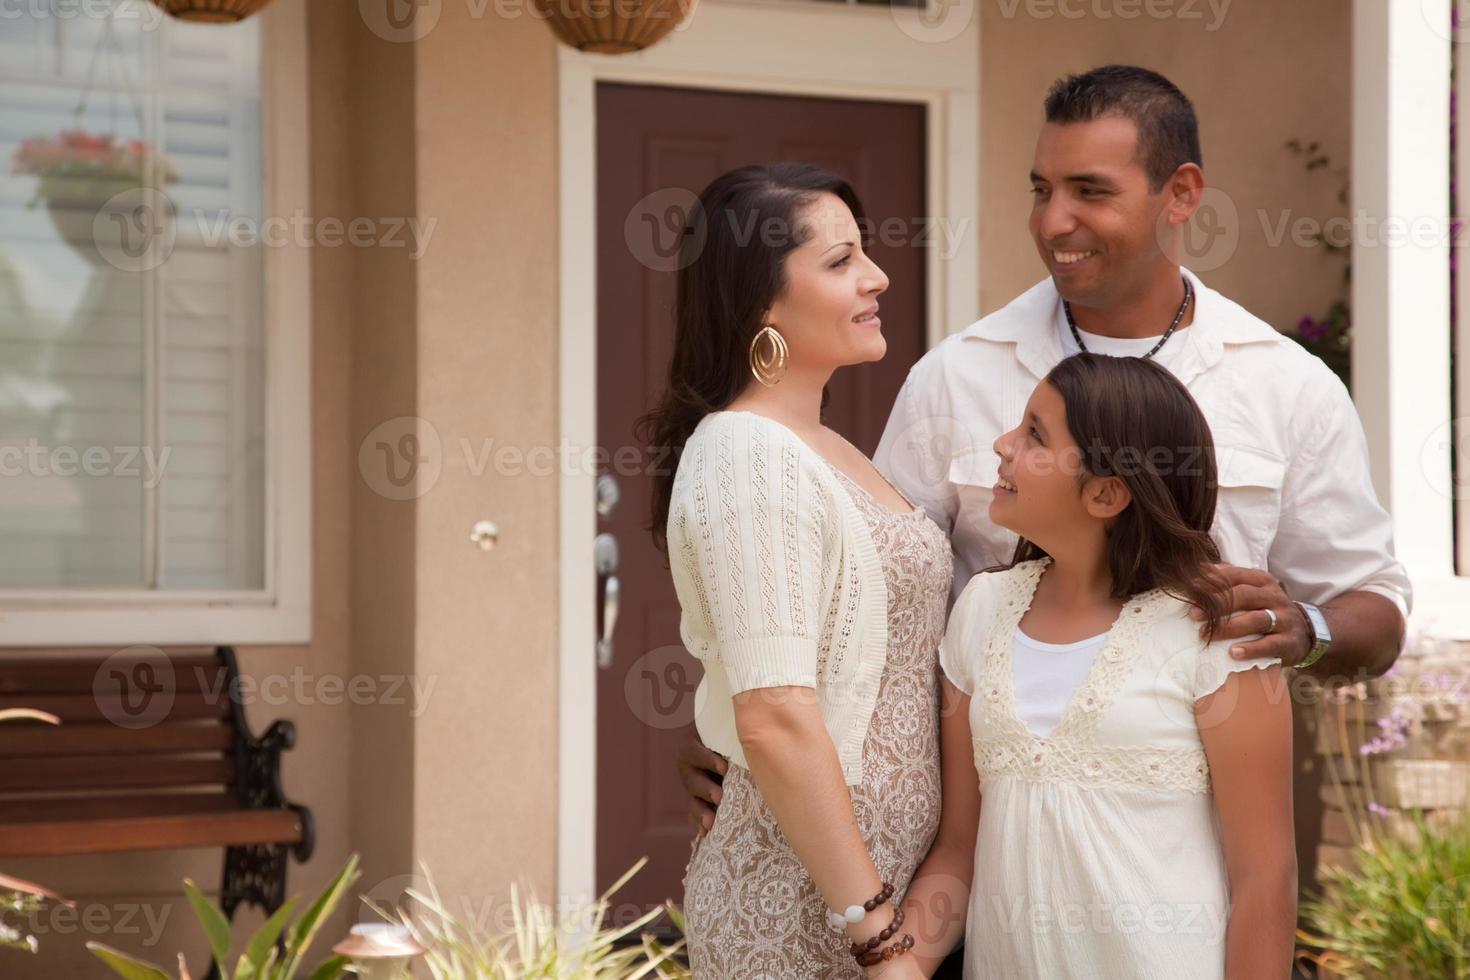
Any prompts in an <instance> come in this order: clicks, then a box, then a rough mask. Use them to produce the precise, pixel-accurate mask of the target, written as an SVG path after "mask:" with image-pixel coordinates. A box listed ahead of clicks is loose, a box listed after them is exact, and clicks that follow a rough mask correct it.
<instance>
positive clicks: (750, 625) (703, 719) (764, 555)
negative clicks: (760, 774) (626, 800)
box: [667, 412, 888, 785]
mask: <svg viewBox="0 0 1470 980" xmlns="http://www.w3.org/2000/svg"><path fill="white" fill-rule="evenodd" d="M667 534H668V543H669V566H670V570H671V571H672V573H673V577H674V588H675V590H676V591H677V593H678V596H679V605H680V607H681V609H682V611H683V615H682V616H681V618H680V623H679V632H680V635H681V636H682V638H683V640H684V645H685V647H686V648H687V649H688V650H689V652H690V653H691V654H692V655H694V656H695V657H697V658H699V660H700V661H701V662H702V663H703V664H704V671H705V673H704V679H703V680H701V681H700V683H699V689H698V691H697V692H696V693H695V701H694V704H695V725H696V727H697V728H698V730H699V736H700V739H701V740H702V741H703V742H704V744H705V745H707V746H709V747H710V748H712V749H714V750H715V751H716V752H719V753H720V754H722V755H724V756H726V757H728V758H729V759H730V760H731V761H732V762H734V763H736V764H738V765H740V766H744V767H746V768H749V767H748V766H747V765H746V762H745V754H744V752H742V751H741V747H740V739H739V736H738V735H737V733H736V730H735V706H734V703H733V701H732V697H733V696H734V695H735V694H738V693H740V692H741V691H748V690H751V689H753V688H763V687H785V686H799V687H810V688H814V689H815V691H816V701H817V704H818V706H819V708H820V710H821V714H822V720H823V722H825V724H826V726H827V731H828V733H829V734H830V735H831V736H832V744H833V745H834V746H835V747H836V749H837V757H838V761H839V762H840V763H841V765H842V772H843V776H844V779H845V780H846V782H847V783H848V784H849V785H854V784H856V783H858V782H859V781H860V778H861V774H862V751H863V740H864V739H865V738H866V736H867V732H868V722H869V720H870V719H871V718H872V715H873V704H874V702H875V701H876V699H877V696H878V680H879V678H880V677H881V676H882V674H883V663H884V660H885V659H886V657H887V654H888V589H887V585H886V584H885V582H884V578H883V568H882V564H881V562H880V560H879V557H878V553H877V551H876V549H875V548H874V545H873V539H872V535H871V534H870V533H869V532H868V525H867V522H866V521H865V520H864V519H863V516H862V514H861V512H860V511H859V510H858V508H857V505H856V504H855V503H854V502H853V500H852V497H851V496H850V495H849V494H848V492H847V490H846V489H845V488H844V487H843V486H842V485H841V483H840V482H839V481H838V479H837V477H836V475H835V474H834V472H833V471H832V469H831V467H830V466H829V465H828V464H827V462H826V460H825V459H823V458H822V456H821V455H819V454H818V453H817V452H816V451H815V450H813V449H812V448H810V447H809V446H807V444H806V443H805V442H803V441H802V440H801V438H800V437H799V436H797V435H796V433H794V432H792V431H791V430H790V429H788V428H786V427H785V426H784V425H782V424H781V423H779V422H776V421H774V420H772V419H768V418H765V417H764V416H761V415H755V414H753V413H750V412H713V413H711V414H709V415H707V416H705V417H704V418H703V419H702V420H701V421H700V423H699V425H698V426H697V427H696V428H695V430H694V433H693V434H692V435H691V436H690V438H689V441H688V442H687V443H686V445H685V447H684V453H683V456H682V457H681V458H680V461H679V468H678V471H677V472H676V474H675V476H674V486H673V492H672V495H671V497H670V500H669V518H668V527H667Z"/></svg>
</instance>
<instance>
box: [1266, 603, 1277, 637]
mask: <svg viewBox="0 0 1470 980" xmlns="http://www.w3.org/2000/svg"><path fill="white" fill-rule="evenodd" d="M1263 612H1265V614H1266V615H1267V616H1270V617H1271V625H1270V626H1267V627H1266V632H1267V633H1274V632H1276V613H1275V612H1273V611H1272V610H1270V609H1266V610H1263Z"/></svg>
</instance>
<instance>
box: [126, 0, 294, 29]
mask: <svg viewBox="0 0 1470 980" xmlns="http://www.w3.org/2000/svg"><path fill="white" fill-rule="evenodd" d="M270 2H271V0H153V5H154V6H156V7H158V8H159V9H160V10H162V11H163V12H164V13H166V14H168V15H169V16H170V17H177V18H178V19H179V20H192V21H199V22H201V23H206V24H233V23H235V22H236V21H241V20H244V19H245V18H246V17H249V16H251V15H253V14H257V13H259V12H260V11H261V10H263V9H264V8H265V6H266V5H267V4H269V3H270Z"/></svg>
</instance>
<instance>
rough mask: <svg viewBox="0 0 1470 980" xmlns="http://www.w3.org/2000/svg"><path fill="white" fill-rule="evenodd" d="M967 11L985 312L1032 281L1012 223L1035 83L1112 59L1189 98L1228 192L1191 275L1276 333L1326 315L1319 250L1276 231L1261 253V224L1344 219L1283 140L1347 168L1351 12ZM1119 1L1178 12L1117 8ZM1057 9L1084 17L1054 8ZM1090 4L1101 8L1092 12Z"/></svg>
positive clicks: (1329, 294) (1113, 3)
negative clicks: (1218, 253)
mask: <svg viewBox="0 0 1470 980" xmlns="http://www.w3.org/2000/svg"><path fill="white" fill-rule="evenodd" d="M979 6H980V8H981V10H982V17H983V18H984V19H983V21H982V24H981V30H980V37H981V44H982V51H981V59H980V65H981V81H980V92H981V106H982V108H981V116H980V120H981V131H980V139H981V152H982V155H983V163H982V167H981V175H980V209H981V210H980V214H981V255H982V266H981V282H980V302H981V309H982V310H983V311H984V312H986V313H989V312H991V311H993V310H995V309H998V308H999V307H1001V306H1004V305H1005V304H1006V303H1007V302H1008V301H1009V300H1010V299H1011V298H1013V297H1014V296H1016V295H1017V294H1019V293H1020V292H1022V291H1023V290H1025V289H1026V288H1028V287H1029V286H1031V285H1032V284H1034V283H1035V282H1037V281H1038V280H1040V279H1041V278H1042V277H1043V276H1045V275H1046V270H1045V268H1044V266H1043V265H1042V264H1041V259H1040V258H1039V257H1038V256H1037V254H1036V251H1035V248H1034V247H1032V246H1031V244H1030V242H1031V239H1030V233H1029V232H1028V231H1027V228H1026V221H1027V217H1028V214H1029V212H1030V207H1031V197H1030V194H1029V193H1028V188H1029V184H1028V182H1027V179H1026V175H1027V173H1028V172H1029V171H1030V169H1031V159H1032V153H1033V150H1034V149H1035V143H1036V133H1037V131H1038V130H1039V129H1040V128H1041V125H1042V122H1043V119H1044V115H1043V110H1042V100H1043V98H1044V97H1045V94H1046V90H1047V88H1048V87H1049V85H1050V84H1051V82H1052V81H1053V80H1054V79H1056V78H1058V77H1060V76H1062V75H1065V74H1069V73H1074V72H1081V71H1086V70H1087V69H1089V68H1094V67H1097V66H1098V65H1104V64H1110V63H1123V64H1136V65H1142V66H1143V67H1145V68H1151V69H1153V70H1155V71H1158V72H1161V73H1163V74H1164V75H1165V76H1167V77H1168V78H1169V79H1171V80H1172V81H1173V82H1174V83H1175V84H1177V85H1178V86H1179V87H1180V88H1181V89H1183V91H1184V93H1185V94H1186V95H1188V96H1189V98H1190V100H1191V101H1193V102H1194V105H1195V111H1196V113H1197V115H1198V116H1199V120H1200V139H1201V143H1202V152H1203V153H1204V169H1205V178H1206V181H1207V182H1208V184H1209V185H1210V186H1212V187H1216V188H1219V189H1220V190H1221V191H1224V192H1225V193H1226V194H1228V195H1229V197H1230V199H1231V200H1232V201H1233V202H1234V204H1235V206H1236V208H1237V210H1238V214H1239V219H1240V241H1239V246H1238V247H1237V248H1236V250H1235V252H1234V254H1233V256H1232V257H1231V258H1230V259H1229V260H1228V261H1226V262H1225V263H1224V264H1223V265H1221V266H1220V267H1219V268H1217V269H1214V270H1213V271H1209V272H1203V273H1202V274H1201V275H1202V277H1203V278H1204V280H1205V281H1206V282H1207V283H1209V284H1210V285H1211V286H1213V287H1214V288H1216V289H1218V290H1220V291H1221V292H1223V293H1225V295H1227V296H1229V297H1231V298H1232V299H1234V300H1236V301H1237V302H1239V303H1241V304H1242V305H1244V306H1245V307H1246V308H1247V309H1249V310H1250V311H1251V312H1253V313H1255V314H1256V315H1257V316H1259V317H1261V318H1262V319H1263V320H1265V321H1267V322H1268V323H1271V324H1272V325H1273V326H1276V327H1277V328H1282V327H1291V328H1292V329H1295V326H1296V323H1297V321H1298V320H1299V319H1300V318H1301V317H1302V315H1303V314H1306V313H1311V314H1313V315H1314V316H1317V315H1321V314H1322V313H1325V312H1326V309H1327V306H1328V304H1329V303H1330V302H1331V301H1332V300H1333V299H1334V298H1335V297H1336V296H1337V295H1338V291H1339V289H1340V284H1341V275H1342V265H1341V262H1340V261H1338V260H1336V259H1333V258H1331V257H1329V256H1328V255H1326V254H1325V252H1324V251H1323V250H1322V249H1320V248H1303V247H1300V246H1298V245H1293V244H1292V242H1291V237H1290V235H1289V234H1288V235H1287V236H1286V237H1285V238H1283V239H1281V244H1280V245H1279V246H1275V247H1273V246H1272V245H1271V244H1270V241H1271V239H1270V237H1268V235H1267V232H1266V230H1264V229H1271V230H1273V231H1274V229H1276V228H1277V227H1278V225H1279V224H1280V222H1281V221H1282V220H1283V219H1285V220H1287V221H1288V222H1290V221H1294V220H1295V219H1297V218H1299V217H1312V218H1317V219H1320V220H1325V219H1327V218H1330V217H1332V216H1334V215H1339V214H1347V213H1348V212H1347V209H1346V207H1344V206H1342V205H1339V204H1337V202H1336V195H1337V189H1338V183H1337V181H1336V179H1335V178H1331V177H1329V176H1327V175H1326V174H1323V173H1320V172H1318V173H1313V174H1308V173H1307V172H1306V171H1305V169H1304V168H1303V165H1302V163H1301V162H1300V161H1299V160H1298V159H1297V158H1296V157H1295V156H1293V155H1292V154H1291V153H1290V152H1288V151H1287V150H1286V149H1285V148H1284V144H1285V143H1286V141H1287V140H1288V139H1292V138H1299V139H1301V140H1303V141H1312V140H1318V141H1320V142H1321V144H1322V149H1323V151H1325V152H1326V153H1328V154H1329V155H1330V156H1331V157H1332V158H1333V160H1334V162H1335V163H1338V164H1340V165H1343V166H1345V165H1346V164H1347V160H1348V152H1349V149H1350V146H1349V135H1350V129H1349V122H1350V116H1351V113H1350V109H1351V101H1350V99H1351V91H1350V88H1351V81H1352V73H1351V60H1350V59H1351V51H1352V44H1351V42H1352V38H1351V29H1352V18H1351V15H1350V10H1349V9H1348V8H1347V7H1345V5H1344V4H1342V3H1341V2H1340V0H1301V2H1295V3H1269V2H1260V0H1236V2H1234V3H1231V4H1228V5H1226V4H1216V5H1214V6H1225V10H1224V13H1223V16H1217V15H1216V14H1215V13H1214V12H1212V10H1211V6H1212V5H1210V4H1206V3H1203V2H1200V3H1184V2H1183V0H1180V2H1176V3H1166V2H1160V3H1157V4H1154V3H1150V4H1132V5H1130V4H1129V3H1127V2H1126V0H1097V2H1096V3H1091V2H1089V3H1082V2H1079V0H1064V2H1063V3H1061V4H1056V3H1050V2H1040V0H1031V2H1028V0H1015V2H1011V0H1005V2H999V0H994V2H984V3H981V4H980V5H979ZM1130 6H1131V8H1134V9H1139V10H1144V9H1155V10H1170V11H1175V12H1178V13H1180V14H1188V15H1190V16H1189V18H1188V19H1185V18H1181V17H1179V16H1173V17H1166V18H1153V17H1150V16H1148V15H1147V14H1146V13H1145V14H1141V15H1140V16H1138V17H1137V18H1136V19H1132V20H1123V19H1121V18H1119V17H1118V16H1116V15H1115V14H1116V12H1117V11H1119V10H1122V11H1127V10H1129V9H1130ZM1062 9H1065V10H1067V11H1070V12H1083V13H1084V14H1085V16H1082V17H1077V18H1069V17H1065V16H1063V15H1062V13H1061V10H1062ZM1098 10H1101V11H1103V12H1104V13H1110V14H1114V16H1110V17H1107V18H1099V17H1098V16H1097V11H1098ZM1047 11H1050V16H1032V13H1045V12H1047ZM1194 18H1198V19H1194ZM1212 24H1214V25H1217V27H1216V29H1215V30H1209V29H1208V28H1209V27H1210V26H1211V25H1212ZM1263 220H1264V222H1265V224H1264V229H1263ZM1288 227H1289V225H1288ZM1019 246H1025V247H1019Z"/></svg>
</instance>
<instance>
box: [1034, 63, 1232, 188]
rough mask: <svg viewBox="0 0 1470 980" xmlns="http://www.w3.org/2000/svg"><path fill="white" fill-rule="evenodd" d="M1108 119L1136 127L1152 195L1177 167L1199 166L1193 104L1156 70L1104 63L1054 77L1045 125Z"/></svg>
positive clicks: (1048, 95) (1199, 157)
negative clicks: (1112, 118)
mask: <svg viewBox="0 0 1470 980" xmlns="http://www.w3.org/2000/svg"><path fill="white" fill-rule="evenodd" d="M1108 116H1121V117H1123V118H1125V119H1131V120H1133V125H1134V126H1136V127H1137V128H1138V152H1139V156H1140V158H1141V159H1142V162H1143V169H1144V171H1145V172H1146V173H1147V174H1148V181H1149V189H1150V190H1151V191H1152V192H1153V193H1155V194H1157V193H1158V192H1159V190H1160V189H1162V188H1163V186H1164V182H1165V181H1167V180H1168V179H1169V176H1170V175H1171V174H1173V173H1174V171H1175V170H1177V169H1179V167H1180V166H1181V165H1183V164H1186V163H1193V164H1196V165H1198V166H1201V167H1202V166H1204V162H1203V160H1202V158H1201V155H1200V150H1199V122H1198V121H1197V120H1196V119H1195V117H1194V106H1193V105H1192V104H1191V103H1190V101H1189V99H1188V98H1186V97H1185V95H1184V93H1183V92H1181V91H1179V88H1178V86H1176V85H1175V84H1174V83H1173V82H1171V81H1169V80H1168V79H1167V78H1165V77H1164V76H1163V75H1160V74H1159V73H1158V72H1153V71H1149V70H1148V69H1147V68H1136V67H1134V66H1132V65H1104V66H1103V67H1101V68H1094V69H1092V71H1089V72H1084V73H1083V74H1081V75H1068V76H1067V77H1065V78H1059V79H1057V80H1056V81H1055V82H1053V83H1052V86H1051V90H1050V91H1049V92H1047V93H1046V121H1047V122H1049V123H1076V122H1092V121H1093V120H1095V119H1103V118H1106V117H1108Z"/></svg>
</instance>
